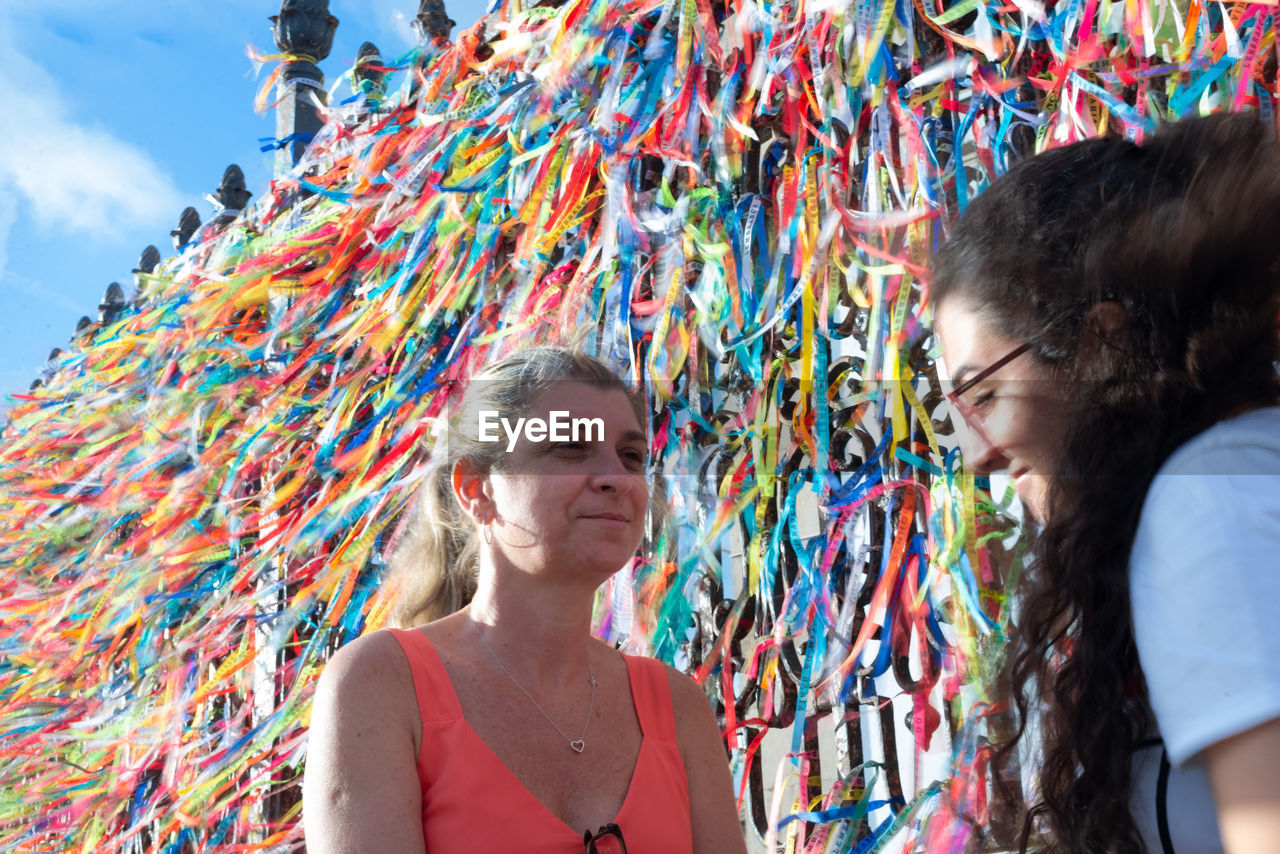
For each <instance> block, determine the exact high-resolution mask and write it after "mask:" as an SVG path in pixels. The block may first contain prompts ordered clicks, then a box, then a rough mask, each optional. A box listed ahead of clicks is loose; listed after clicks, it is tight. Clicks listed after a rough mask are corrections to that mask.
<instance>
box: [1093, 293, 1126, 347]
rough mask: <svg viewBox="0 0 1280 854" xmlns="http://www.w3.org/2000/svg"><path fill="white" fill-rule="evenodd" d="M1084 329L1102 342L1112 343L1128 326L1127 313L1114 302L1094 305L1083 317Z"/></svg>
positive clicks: (1105, 301)
mask: <svg viewBox="0 0 1280 854" xmlns="http://www.w3.org/2000/svg"><path fill="white" fill-rule="evenodd" d="M1084 323H1085V328H1086V329H1088V330H1089V331H1090V332H1092V333H1093V334H1095V335H1097V336H1098V337H1099V338H1101V339H1102V340H1103V341H1112V340H1114V339H1115V337H1116V334H1117V333H1119V332H1120V331H1121V330H1123V329H1124V328H1125V327H1126V326H1128V325H1129V312H1127V311H1125V310H1124V306H1122V305H1121V304H1120V303H1118V302H1116V301H1115V300H1109V299H1108V300H1103V301H1102V302H1096V303H1094V304H1093V305H1092V306H1091V307H1090V308H1089V311H1088V312H1087V313H1086V314H1085V317H1084Z"/></svg>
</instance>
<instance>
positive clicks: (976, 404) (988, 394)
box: [972, 388, 996, 409]
mask: <svg viewBox="0 0 1280 854" xmlns="http://www.w3.org/2000/svg"><path fill="white" fill-rule="evenodd" d="M995 399H996V393H995V392H994V391H992V390H991V389H989V388H988V389H982V390H981V391H978V392H976V393H975V394H974V396H973V403H972V406H973V408H974V409H985V408H987V407H988V406H990V405H991V404H992V403H994V402H995Z"/></svg>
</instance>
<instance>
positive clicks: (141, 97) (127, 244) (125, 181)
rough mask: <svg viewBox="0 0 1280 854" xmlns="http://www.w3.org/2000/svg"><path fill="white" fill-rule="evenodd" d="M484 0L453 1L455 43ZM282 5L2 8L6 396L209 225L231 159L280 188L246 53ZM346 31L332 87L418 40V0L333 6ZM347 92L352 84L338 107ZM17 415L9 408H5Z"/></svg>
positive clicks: (88, 3)
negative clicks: (138, 270)
mask: <svg viewBox="0 0 1280 854" xmlns="http://www.w3.org/2000/svg"><path fill="white" fill-rule="evenodd" d="M485 5H486V4H485V3H484V2H481V0H446V7H447V8H448V11H449V14H450V17H452V18H453V19H454V20H455V21H457V22H458V25H459V26H458V28H457V29H455V30H454V34H455V35H456V34H457V33H458V32H459V30H460V29H461V28H463V27H466V26H469V25H470V24H472V23H474V22H475V21H476V20H478V19H479V18H480V17H481V16H482V15H483V14H484V9H485ZM279 8H280V3H279V2H278V0H213V2H205V3H200V2H194V0H129V2H128V3H121V2H119V0H13V2H0V90H2V91H3V92H4V93H5V94H4V96H3V100H2V101H0V104H3V107H2V110H3V112H2V113H0V115H3V125H4V127H5V131H4V133H2V134H0V399H3V397H4V396H5V395H8V394H10V393H13V392H20V391H25V390H26V389H27V387H28V386H29V385H30V383H31V380H32V379H34V378H35V377H36V376H38V375H39V373H40V368H41V366H42V365H43V364H44V360H45V357H46V356H47V355H48V353H49V351H50V350H51V349H52V348H54V347H65V345H66V342H67V339H68V338H69V337H70V336H71V333H72V332H73V331H74V330H75V325H76V321H77V320H79V318H80V316H81V315H90V316H92V317H96V316H97V306H98V303H99V302H100V301H101V299H102V294H103V291H105V290H106V287H107V285H108V284H109V283H110V282H112V281H118V282H120V283H121V285H123V286H125V290H126V293H128V292H131V289H132V283H133V280H132V276H131V273H130V271H131V270H132V269H133V268H134V267H135V266H136V264H137V260H138V256H139V254H140V253H141V252H142V249H143V248H144V247H145V246H147V244H154V245H155V246H156V247H157V248H159V249H160V252H161V255H162V256H165V257H167V256H169V255H171V254H172V252H173V248H172V242H171V240H170V238H169V231H170V230H172V229H173V228H174V227H175V225H176V224H177V221H178V214H179V213H180V212H181V211H182V209H183V208H184V207H186V206H187V205H192V206H194V207H195V208H196V210H197V211H199V212H200V216H201V218H202V219H208V217H209V215H210V214H211V213H212V212H213V205H211V204H210V203H209V202H207V201H205V199H204V195H205V194H206V193H211V192H212V191H213V190H214V189H215V188H216V187H217V186H218V182H219V180H220V179H221V177H222V171H223V169H225V168H226V166H227V164H229V163H238V164H240V167H241V168H242V169H243V170H244V172H245V177H246V180H247V183H248V186H249V189H250V190H252V191H253V193H254V199H255V200H256V199H257V198H259V197H260V196H261V195H262V194H263V192H264V190H265V189H266V186H267V183H268V181H269V180H270V178H271V157H272V155H271V154H263V153H261V152H260V151H259V150H258V146H259V142H258V139H259V138H260V137H267V136H274V133H275V119H274V116H273V115H272V114H271V113H270V111H268V112H266V113H263V114H256V113H254V111H253V99H254V96H255V94H256V93H257V91H258V88H259V87H260V85H261V80H259V79H255V76H254V69H253V63H252V62H251V61H250V60H249V58H248V57H247V56H246V52H245V45H246V44H253V45H255V46H256V47H257V48H258V49H259V50H262V51H268V52H274V51H275V43H274V41H272V37H271V31H270V25H269V23H268V22H267V17H268V16H270V15H274V14H276V13H277V12H278V11H279ZM330 12H331V13H332V14H333V15H335V16H336V17H337V18H338V20H339V21H340V24H339V26H338V31H337V36H336V38H335V39H334V47H333V51H332V53H330V55H329V58H328V59H327V60H325V61H324V62H323V63H321V70H323V71H324V72H325V77H326V82H327V83H332V82H333V81H334V80H336V79H337V77H338V76H339V75H340V74H341V73H342V72H343V71H344V70H345V69H346V68H348V67H349V66H350V65H351V64H352V62H353V60H354V57H355V54H356V51H357V50H358V49H359V47H360V44H361V43H362V42H364V41H366V40H369V41H372V42H374V43H375V44H377V45H378V47H379V48H380V49H381V51H382V55H383V56H384V57H386V58H388V59H390V58H394V57H396V56H398V55H400V54H401V53H403V52H404V51H405V50H408V49H409V47H410V46H411V45H412V44H413V33H412V30H411V29H410V27H409V21H411V20H412V18H413V16H414V15H416V14H417V0H364V2H355V0H349V2H344V1H343V0H331V2H330ZM347 94H349V93H348V92H346V90H340V92H339V98H341V97H345V96H346V95H347ZM5 408H7V406H6V403H5V402H0V411H2V410H3V409H5Z"/></svg>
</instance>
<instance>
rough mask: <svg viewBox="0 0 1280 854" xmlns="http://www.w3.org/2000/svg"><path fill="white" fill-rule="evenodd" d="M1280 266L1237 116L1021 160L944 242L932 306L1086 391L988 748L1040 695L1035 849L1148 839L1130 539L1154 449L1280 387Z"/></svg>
mask: <svg viewBox="0 0 1280 854" xmlns="http://www.w3.org/2000/svg"><path fill="white" fill-rule="evenodd" d="M1278 271H1280V149H1278V148H1277V145H1276V141H1275V137H1274V133H1273V132H1272V131H1270V130H1269V129H1268V128H1266V127H1265V126H1264V125H1263V124H1262V123H1261V122H1260V121H1258V120H1257V119H1256V118H1255V117H1253V116H1251V115H1247V114H1234V115H1215V116H1210V117H1205V118H1195V119H1190V120H1184V121H1179V122H1177V123H1174V124H1171V125H1168V126H1166V127H1164V128H1162V129H1161V130H1159V131H1158V132H1157V133H1155V134H1154V135H1152V137H1151V138H1150V139H1149V140H1148V141H1147V142H1146V143H1145V144H1144V145H1134V144H1132V143H1130V142H1127V141H1124V140H1120V139H1097V140H1090V141H1088V142H1082V143H1078V144H1075V145H1070V146H1066V147H1063V148H1059V149H1055V150H1052V151H1049V152H1047V153H1045V154H1042V155H1040V156H1037V157H1034V158H1031V159H1028V160H1026V161H1024V162H1022V163H1020V164H1018V165H1017V166H1015V167H1014V168H1013V169H1011V170H1010V171H1009V173H1008V174H1007V175H1005V176H1003V177H1002V178H1000V179H999V180H997V181H996V182H994V183H993V184H992V185H991V187H990V188H989V189H988V190H987V191H986V192H984V193H983V194H982V195H981V196H979V197H978V198H977V199H976V200H975V201H974V202H973V203H972V204H971V205H970V206H969V208H968V209H967V210H966V211H965V212H964V213H963V215H962V216H961V217H960V218H959V219H958V221H957V222H956V224H955V226H954V228H953V230H952V232H951V235H950V238H949V240H948V242H947V243H946V244H945V245H944V246H943V247H942V248H941V250H940V251H939V252H938V253H937V254H936V256H935V269H934V279H933V282H932V286H931V296H932V299H933V300H934V302H935V303H936V304H938V305H941V304H943V303H945V302H948V301H951V300H956V301H963V302H962V304H963V306H964V307H965V308H967V309H969V310H971V311H975V312H977V313H978V314H979V315H980V316H981V317H982V318H983V319H984V320H985V321H987V322H988V323H989V324H990V325H991V326H992V327H993V328H995V329H996V330H999V331H1000V332H1002V333H1004V334H1007V335H1009V336H1011V337H1014V338H1017V339H1018V340H1020V341H1023V342H1029V343H1030V344H1031V350H1030V353H1031V356H1032V358H1034V359H1035V360H1037V361H1038V362H1039V364H1040V365H1041V366H1042V367H1044V368H1045V369H1046V371H1047V373H1048V375H1050V376H1052V377H1054V378H1055V380H1057V381H1070V382H1072V394H1071V397H1073V398H1075V400H1076V405H1075V407H1074V408H1073V410H1072V412H1073V414H1072V417H1071V419H1070V420H1071V422H1072V423H1071V424H1069V425H1068V426H1067V428H1066V436H1065V439H1064V445H1063V448H1062V459H1061V466H1060V468H1059V469H1058V470H1057V471H1056V472H1055V474H1056V476H1055V477H1054V478H1052V479H1051V485H1050V487H1049V496H1048V506H1049V507H1050V508H1051V510H1052V512H1051V513H1050V514H1048V519H1047V521H1046V524H1045V526H1044V528H1043V530H1041V531H1040V532H1039V534H1038V535H1037V536H1036V539H1035V542H1034V543H1033V550H1034V552H1033V553H1034V559H1033V560H1032V561H1031V562H1030V564H1029V569H1028V571H1027V573H1026V575H1025V576H1024V578H1023V579H1022V580H1021V582H1020V589H1019V604H1018V607H1017V609H1016V615H1017V616H1016V618H1015V620H1014V625H1013V626H1012V628H1011V633H1010V648H1009V655H1008V657H1007V663H1006V665H1005V667H1006V674H1005V675H1006V677H1007V679H1008V684H1009V685H1010V686H1011V688H1012V692H1013V700H1014V703H1015V707H1016V709H1017V712H1018V721H1019V723H1018V726H1017V728H1016V731H1015V734H1014V735H1013V736H1012V740H1009V741H1006V742H1004V743H1003V744H1002V745H999V746H998V750H997V757H1001V756H1003V757H1005V758H1008V757H1009V755H1010V754H1011V752H1012V751H1013V750H1014V749H1015V748H1016V746H1017V742H1018V740H1019V739H1021V738H1022V737H1023V735H1024V733H1025V731H1026V726H1027V717H1028V716H1027V712H1028V709H1029V708H1033V707H1038V708H1039V709H1041V718H1040V729H1041V733H1040V735H1041V741H1042V764H1041V766H1040V770H1039V775H1038V788H1037V791H1036V792H1035V793H1034V795H1032V796H1030V797H1029V798H1028V801H1029V808H1027V809H1026V811H1025V812H1024V813H1023V816H1024V819H1023V832H1022V849H1023V850H1025V849H1026V847H1027V845H1028V840H1029V838H1030V837H1031V835H1032V834H1033V833H1035V834H1039V835H1042V836H1043V837H1044V841H1045V842H1047V843H1048V844H1049V846H1050V848H1051V849H1052V850H1062V851H1070V852H1081V854H1085V853H1086V852H1087V854H1094V852H1140V851H1143V849H1144V846H1143V844H1142V841H1141V838H1140V835H1139V833H1138V829H1137V826H1136V824H1135V823H1134V820H1133V817H1132V815H1131V814H1130V810H1129V803H1130V790H1131V786H1132V774H1131V765H1130V763H1131V755H1132V752H1133V750H1134V749H1135V748H1136V746H1137V745H1138V744H1139V743H1140V742H1141V741H1142V740H1143V739H1145V738H1147V737H1149V736H1150V735H1151V731H1152V729H1153V726H1152V724H1153V721H1152V718H1151V713H1150V710H1149V707H1148V705H1147V703H1146V688H1145V682H1144V681H1143V679H1142V674H1141V670H1140V668H1139V664H1138V656H1137V650H1136V648H1135V643H1134V633H1133V625H1132V617H1131V612H1130V594H1129V584H1128V563H1129V553H1130V550H1131V547H1132V544H1133V539H1134V535H1135V532H1136V529H1137V526H1138V519H1139V515H1140V513H1141V509H1142V504H1143V499H1144V496H1145V495H1146V492H1147V489H1148V487H1149V486H1150V484H1151V481H1152V479H1153V478H1154V476H1155V474H1156V472H1157V470H1158V469H1159V468H1160V465H1161V464H1162V463H1163V462H1164V460H1165V459H1166V458H1167V457H1168V456H1169V455H1170V454H1171V453H1172V452H1173V451H1174V450H1175V449H1176V448H1177V447H1178V446H1179V445H1181V444H1183V443H1184V442H1186V441H1187V440H1188V439H1190V438H1191V437H1193V436H1195V435H1196V434H1197V433H1200V432H1201V431H1203V430H1205V429H1206V428H1208V427H1210V426H1211V425H1213V424H1214V423H1215V422H1217V421H1220V420H1222V419H1225V418H1228V417H1231V416H1233V415H1237V414H1240V413H1242V412H1245V411H1248V410H1251V409H1255V408H1259V407H1263V406H1268V405H1273V404H1275V403H1276V402H1277V399H1278V398H1280V385H1278V381H1277V371H1276V364H1277V359H1278V358H1280V348H1278V346H1277V340H1278V339H1277V315H1278V313H1280V284H1278V283H1280V274H1278ZM1106 302H1114V303H1118V304H1119V305H1120V306H1121V307H1123V309H1124V312H1125V316H1126V320H1125V322H1123V323H1122V324H1121V326H1120V328H1119V329H1107V330H1102V329H1100V328H1099V324H1097V323H1096V322H1094V318H1095V315H1094V314H1093V313H1091V308H1092V307H1094V306H1096V305H1098V304H1100V303H1106ZM1002 796H1003V797H1004V799H1005V800H1006V802H1009V801H1011V800H1013V799H1014V798H1015V797H1016V796H1015V794H1014V793H1011V792H1008V791H1005V792H1003V793H1002ZM1007 805H1008V806H1014V807H1017V805H1016V804H1011V803H1007Z"/></svg>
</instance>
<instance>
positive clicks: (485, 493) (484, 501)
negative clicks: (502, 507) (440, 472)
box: [450, 458, 493, 522]
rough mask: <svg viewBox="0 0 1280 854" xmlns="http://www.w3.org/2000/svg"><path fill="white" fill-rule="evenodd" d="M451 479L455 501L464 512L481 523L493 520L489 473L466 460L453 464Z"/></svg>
mask: <svg viewBox="0 0 1280 854" xmlns="http://www.w3.org/2000/svg"><path fill="white" fill-rule="evenodd" d="M450 477H451V481H452V484H453V497H454V500H456V501H457V502H458V506H459V507H461V508H462V512H464V513H466V514H467V515H468V516H470V517H471V518H472V519H478V520H479V521H480V522H485V521H488V520H489V519H492V518H493V496H492V495H491V494H490V491H489V475H488V473H487V472H481V471H479V470H478V469H477V468H476V467H475V465H474V464H473V463H472V462H471V461H470V460H467V459H465V458H464V459H461V460H458V461H457V462H456V463H454V464H453V472H452V473H451V475H450Z"/></svg>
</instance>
